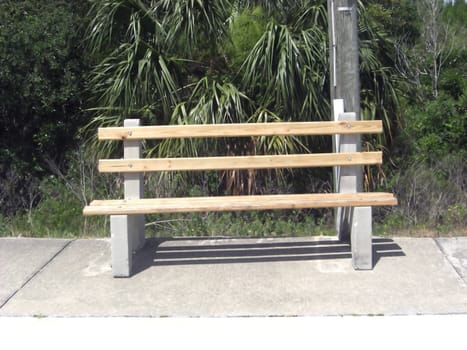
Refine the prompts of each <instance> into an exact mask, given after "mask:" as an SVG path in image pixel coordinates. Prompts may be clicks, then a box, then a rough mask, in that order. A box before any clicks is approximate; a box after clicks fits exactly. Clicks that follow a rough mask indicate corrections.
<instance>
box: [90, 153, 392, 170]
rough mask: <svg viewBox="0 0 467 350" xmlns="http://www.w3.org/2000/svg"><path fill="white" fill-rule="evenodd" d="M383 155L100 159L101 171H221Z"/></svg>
mask: <svg viewBox="0 0 467 350" xmlns="http://www.w3.org/2000/svg"><path fill="white" fill-rule="evenodd" d="M382 161H383V160H382V153H381V152H352V153H315V154H289V155H270V156H235V157H196V158H146V159H101V160H100V161H99V171H100V172H102V173H109V172H127V173H130V172H149V171H154V172H155V171H187V170H222V169H272V168H306V167H331V166H350V165H365V164H368V165H369V164H372V165H374V164H381V163H382Z"/></svg>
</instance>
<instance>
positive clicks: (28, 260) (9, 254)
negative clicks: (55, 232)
mask: <svg viewBox="0 0 467 350" xmlns="http://www.w3.org/2000/svg"><path fill="white" fill-rule="evenodd" d="M69 242H70V240H69V239H53V240H49V239H37V238H0V307H1V306H2V305H3V304H4V303H6V302H7V301H8V300H9V299H10V298H11V296H12V295H14V294H15V293H16V292H17V291H18V290H19V289H20V288H21V287H22V286H23V285H24V284H25V283H26V282H27V281H28V280H29V279H31V278H32V277H33V276H34V275H35V274H36V273H37V272H38V271H40V270H41V269H42V268H43V267H44V266H45V265H46V264H47V263H48V262H49V261H50V260H51V259H52V258H53V257H54V256H55V255H56V254H57V253H58V252H60V251H61V250H62V249H63V248H64V247H65V246H66V245H67V244H68V243H69Z"/></svg>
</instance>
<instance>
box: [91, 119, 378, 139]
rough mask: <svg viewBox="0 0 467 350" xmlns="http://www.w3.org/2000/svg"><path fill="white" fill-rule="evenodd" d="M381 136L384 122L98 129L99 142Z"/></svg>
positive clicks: (239, 124)
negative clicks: (307, 136) (305, 136)
mask: <svg viewBox="0 0 467 350" xmlns="http://www.w3.org/2000/svg"><path fill="white" fill-rule="evenodd" d="M381 132H383V125H382V122H381V120H357V121H338V122H334V121H324V122H283V123H282V122H281V123H238V124H209V125H206V124H205V125H159V126H157V125H155V126H139V127H104V128H99V129H98V137H99V140H143V139H146V140H149V139H168V138H205V137H253V136H291V135H296V136H299V135H334V134H377V133H381Z"/></svg>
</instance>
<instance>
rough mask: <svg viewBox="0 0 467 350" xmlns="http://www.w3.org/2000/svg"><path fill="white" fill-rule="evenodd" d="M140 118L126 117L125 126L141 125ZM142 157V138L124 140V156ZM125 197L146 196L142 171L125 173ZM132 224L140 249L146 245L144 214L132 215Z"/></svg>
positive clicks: (133, 242) (134, 244) (133, 234)
mask: <svg viewBox="0 0 467 350" xmlns="http://www.w3.org/2000/svg"><path fill="white" fill-rule="evenodd" d="M139 125H140V121H139V119H125V121H124V123H123V126H125V127H133V126H139ZM141 157H142V146H141V141H140V140H131V141H124V142H123V158H124V159H138V158H141ZM123 176H124V184H125V199H139V198H144V178H143V174H142V173H125V174H124V175H123ZM131 217H132V218H131V219H130V221H131V223H132V224H134V226H132V233H131V242H132V246H133V250H138V249H140V248H142V247H143V246H144V243H145V236H144V225H145V221H144V215H142V214H138V215H131Z"/></svg>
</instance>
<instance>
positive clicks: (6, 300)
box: [0, 238, 76, 309]
mask: <svg viewBox="0 0 467 350" xmlns="http://www.w3.org/2000/svg"><path fill="white" fill-rule="evenodd" d="M74 241H76V238H75V239H72V240H70V241H69V242H67V243H65V244H64V245H63V247H61V248H60V249H59V250H58V251H57V252H56V253H55V254H54V255H52V257H50V259H49V260H47V261H46V262H45V263H44V264H43V265H42V266H41V267H40V268H38V269H37V271H35V272H34V273H32V274H31V276H29V277H28V278H27V279H26V281H24V283H23V284H22V285H21V286H20V287H19V288H18V289H16V290H15V291H14V292H13V293H11V295H9V296H8V297H7V298H6V299H5V301H4V302H3V303H1V304H0V309H2V308H3V307H4V306H5V305H6V304H8V302H9V301H10V300H11V299H13V298H14V297H15V295H16V294H18V293H19V292H20V291H21V290H22V289H24V287H26V286H27V285H28V284H29V282H31V281H32V280H33V279H34V278H35V277H36V276H37V275H38V274H40V273H41V272H42V271H44V269H45V268H46V267H47V266H48V265H49V264H50V263H51V262H52V261H53V260H55V258H56V257H57V256H59V255H60V254H61V253H62V252H63V251H64V250H65V249H66V248H67V247H68V246H69V245H70V244H71V243H73V242H74Z"/></svg>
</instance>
